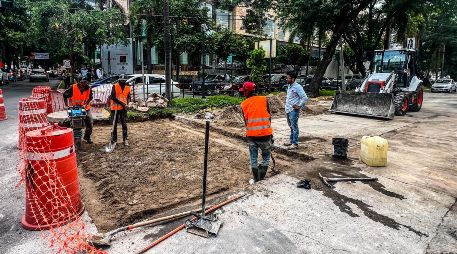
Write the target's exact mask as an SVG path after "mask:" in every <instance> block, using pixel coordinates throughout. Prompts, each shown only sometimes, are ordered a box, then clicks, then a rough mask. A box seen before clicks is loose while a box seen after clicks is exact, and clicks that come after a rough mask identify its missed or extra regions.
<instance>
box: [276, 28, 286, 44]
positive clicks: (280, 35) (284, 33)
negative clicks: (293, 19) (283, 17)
mask: <svg viewBox="0 0 457 254" xmlns="http://www.w3.org/2000/svg"><path fill="white" fill-rule="evenodd" d="M285 37H286V32H284V30H282V29H280V30H279V32H278V40H280V41H284V38H285Z"/></svg>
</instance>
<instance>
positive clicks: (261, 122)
mask: <svg viewBox="0 0 457 254" xmlns="http://www.w3.org/2000/svg"><path fill="white" fill-rule="evenodd" d="M255 87H256V85H255V84H254V83H252V82H245V83H244V84H243V87H242V88H240V92H242V93H243V94H244V96H245V97H246V98H247V99H246V100H245V101H243V102H242V103H241V109H242V110H243V118H244V122H245V125H246V137H247V140H248V144H249V154H250V159H251V169H252V175H253V177H254V179H253V180H254V182H258V181H262V180H263V179H264V178H265V175H266V174H267V170H268V165H269V164H270V155H271V146H272V143H273V129H272V128H271V114H270V107H269V105H268V98H267V97H266V96H258V95H257V94H256V92H255ZM259 149H260V150H261V151H262V159H263V161H262V163H261V164H259V165H257V158H258V153H259Z"/></svg>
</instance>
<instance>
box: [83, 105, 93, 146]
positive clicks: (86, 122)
mask: <svg viewBox="0 0 457 254" xmlns="http://www.w3.org/2000/svg"><path fill="white" fill-rule="evenodd" d="M84 125H85V127H84V128H86V130H85V131H84V139H86V140H90V136H91V135H92V129H93V127H94V119H93V118H92V113H91V112H90V111H87V116H86V118H84Z"/></svg>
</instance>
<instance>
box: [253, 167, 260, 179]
mask: <svg viewBox="0 0 457 254" xmlns="http://www.w3.org/2000/svg"><path fill="white" fill-rule="evenodd" d="M252 176H253V177H254V178H253V179H254V182H258V181H259V169H258V168H252Z"/></svg>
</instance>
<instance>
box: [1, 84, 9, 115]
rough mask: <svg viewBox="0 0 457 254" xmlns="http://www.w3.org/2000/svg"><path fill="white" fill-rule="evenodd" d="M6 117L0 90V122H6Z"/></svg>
mask: <svg viewBox="0 0 457 254" xmlns="http://www.w3.org/2000/svg"><path fill="white" fill-rule="evenodd" d="M7 118H8V117H7V116H6V109H5V101H4V100H3V91H2V89H0V121H2V120H6V119H7Z"/></svg>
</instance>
